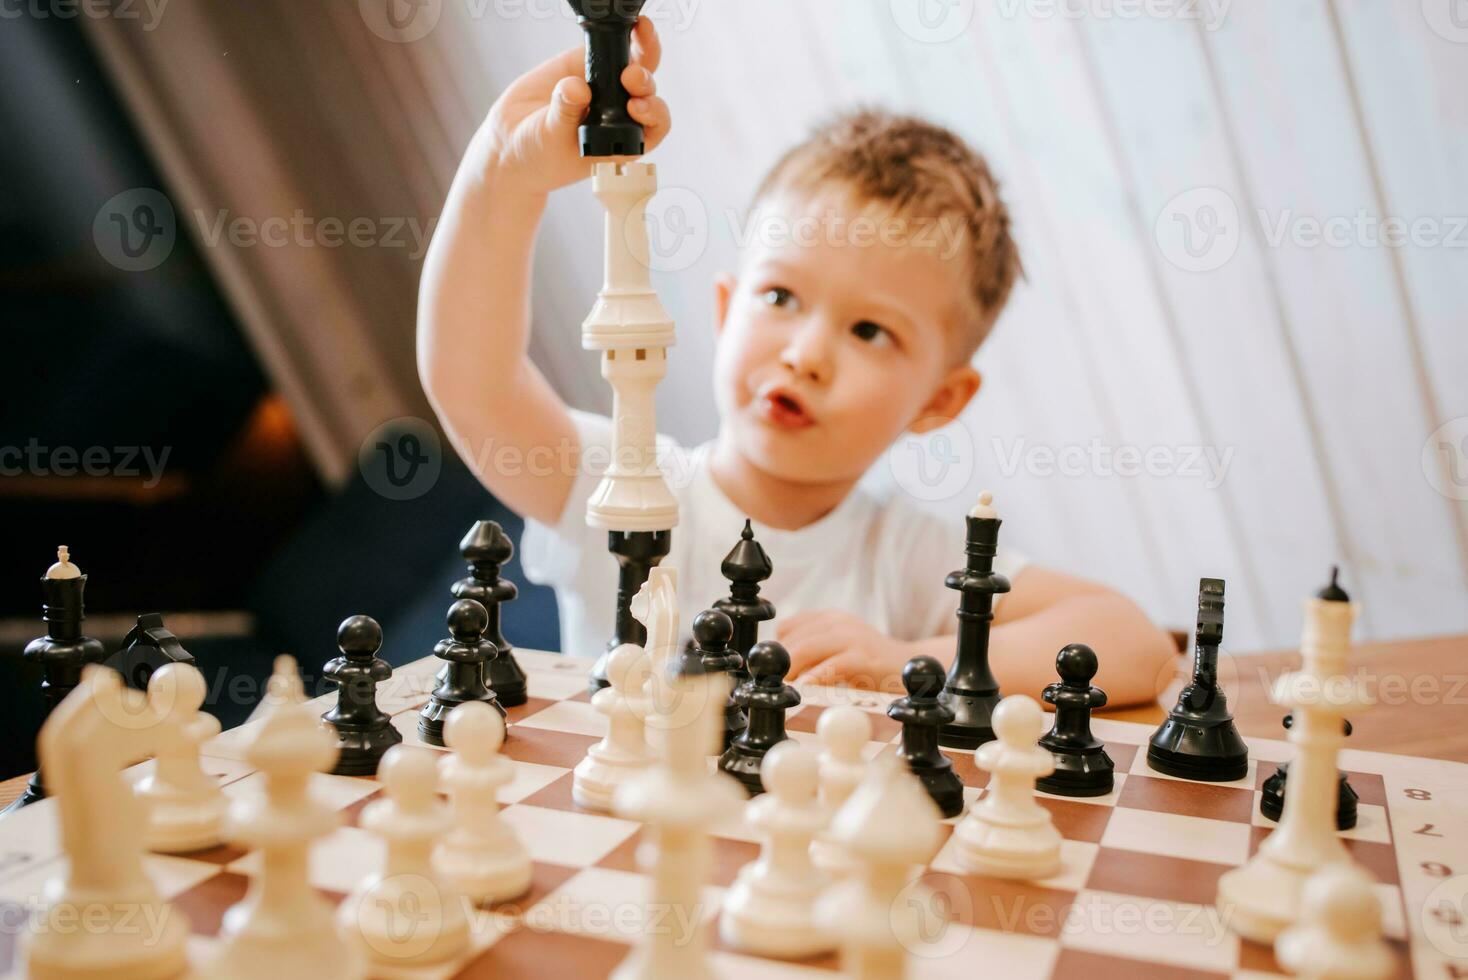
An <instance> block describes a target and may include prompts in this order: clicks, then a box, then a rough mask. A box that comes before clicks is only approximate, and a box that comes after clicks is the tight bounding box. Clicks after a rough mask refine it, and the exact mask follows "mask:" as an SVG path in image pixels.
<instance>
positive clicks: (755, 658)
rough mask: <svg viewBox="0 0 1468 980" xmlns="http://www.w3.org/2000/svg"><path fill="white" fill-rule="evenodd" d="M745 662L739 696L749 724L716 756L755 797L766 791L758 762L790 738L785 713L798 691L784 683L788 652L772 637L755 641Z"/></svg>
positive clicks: (797, 696) (794, 700) (794, 702)
mask: <svg viewBox="0 0 1468 980" xmlns="http://www.w3.org/2000/svg"><path fill="white" fill-rule="evenodd" d="M745 663H746V664H747V666H748V667H749V678H750V680H749V683H748V684H747V685H745V686H744V687H742V688H741V689H740V692H739V695H738V697H739V706H740V707H741V708H743V709H745V711H747V712H748V714H749V724H748V725H747V726H746V727H745V729H744V731H742V732H740V733H739V736H738V737H737V738H735V739H734V741H733V742H732V743H730V745H729V748H728V749H727V750H725V752H724V754H723V755H721V756H719V768H720V769H722V770H724V772H727V773H728V774H729V775H731V776H733V777H734V778H735V779H737V780H739V782H740V783H742V784H743V785H744V788H745V789H746V790H747V791H748V792H749V795H750V796H758V795H759V794H760V793H763V792H764V791H765V787H764V784H763V783H761V782H760V778H759V767H760V763H761V762H762V761H764V758H765V753H766V752H769V751H770V749H772V748H774V747H775V746H776V745H778V744H779V743H781V742H783V741H785V739H787V738H789V737H790V736H788V735H786V734H785V712H787V711H789V710H790V709H791V708H793V707H795V706H796V705H797V704H799V703H800V692H799V691H797V690H795V688H793V687H791V686H790V685H789V684H786V683H785V675H786V674H788V673H790V654H789V652H787V651H786V649H785V648H784V647H783V646H781V645H780V644H779V643H776V642H775V641H774V640H766V641H764V642H762V643H756V644H755V645H754V648H753V649H751V650H750V651H749V656H748V657H746V658H745Z"/></svg>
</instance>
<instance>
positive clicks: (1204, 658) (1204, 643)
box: [1147, 578, 1249, 783]
mask: <svg viewBox="0 0 1468 980" xmlns="http://www.w3.org/2000/svg"><path fill="white" fill-rule="evenodd" d="M1222 642H1223V579H1217V578H1205V579H1203V580H1202V581H1201V582H1199V584H1198V629H1197V634H1196V642H1195V644H1194V647H1195V650H1194V659H1193V682H1192V683H1191V684H1189V685H1188V686H1187V687H1185V688H1183V692H1182V694H1181V695H1179V696H1178V699H1177V704H1176V705H1175V706H1174V707H1173V709H1172V711H1171V712H1170V713H1169V714H1168V717H1167V720H1166V721H1164V722H1163V723H1162V725H1161V726H1160V727H1159V728H1158V729H1157V731H1156V732H1154V733H1153V734H1152V738H1151V743H1150V745H1149V746H1148V748H1147V764H1148V765H1149V766H1151V767H1152V768H1153V769H1156V770H1157V771H1158V772H1162V773H1166V774H1167V775H1169V776H1177V777H1179V778H1182V779H1196V780H1201V781H1203V782H1209V783H1221V782H1231V781H1233V780H1235V779H1243V778H1244V776H1245V774H1247V773H1248V771H1249V747H1248V746H1247V745H1245V744H1244V740H1243V738H1242V737H1241V736H1240V735H1239V730H1238V728H1237V727H1235V725H1234V718H1233V715H1232V714H1230V713H1229V710H1228V699H1227V698H1225V697H1224V694H1223V689H1222V688H1221V687H1219V685H1218V647H1219V644H1221V643H1222Z"/></svg>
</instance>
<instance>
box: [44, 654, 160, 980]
mask: <svg viewBox="0 0 1468 980" xmlns="http://www.w3.org/2000/svg"><path fill="white" fill-rule="evenodd" d="M159 721H160V719H159V718H158V716H157V714H156V713H155V712H154V710H153V708H152V706H151V705H150V704H148V702H147V699H146V698H145V697H144V696H143V695H142V694H140V693H138V692H137V691H129V690H126V689H124V688H123V686H122V676H121V675H120V674H118V673H117V671H115V670H112V669H111V668H109V667H101V666H98V665H95V664H93V665H88V666H87V667H85V668H83V670H82V678H81V682H80V683H79V684H78V685H77V687H76V689H75V690H73V691H72V692H71V693H70V694H68V695H67V696H66V698H65V699H64V700H62V702H61V703H60V704H58V705H57V706H56V708H55V710H53V711H52V712H51V716H50V717H49V718H47V719H46V724H45V725H43V726H42V728H41V735H40V738H39V740H38V748H39V750H40V756H41V766H42V768H43V769H44V770H45V772H46V784H47V788H48V789H49V790H50V793H51V796H52V797H53V798H54V799H55V803H56V808H57V816H58V818H59V820H60V823H61V846H62V847H63V848H64V849H65V851H66V856H67V858H68V860H67V861H65V862H63V863H62V867H63V870H62V872H61V876H60V877H58V878H53V879H51V880H50V881H48V882H47V883H46V885H45V887H44V889H43V892H42V897H41V903H40V908H39V909H37V911H36V917H35V919H34V920H33V923H32V926H31V928H30V929H28V930H26V931H25V933H24V935H23V936H22V943H23V945H24V947H25V952H24V973H25V974H26V975H27V976H30V977H32V978H34V980H104V978H108V980H111V978H117V977H124V978H129V980H153V978H162V977H171V976H175V975H176V974H178V973H180V972H182V971H183V970H184V969H185V968H186V967H187V965H188V961H187V956H186V953H185V948H184V943H185V941H186V940H187V939H188V935H189V925H188V919H187V918H186V917H185V916H184V915H183V913H181V912H179V911H177V910H176V909H174V908H173V906H171V905H169V904H168V903H166V902H164V901H163V899H162V898H161V897H160V896H159V894H158V889H157V888H156V887H154V885H153V882H152V880H151V879H150V878H149V877H148V874H147V872H146V871H145V870H144V869H143V860H142V834H143V827H144V820H145V815H144V810H145V808H144V805H143V803H142V801H140V800H139V799H138V798H137V796H136V795H135V794H134V792H133V788H132V786H131V785H129V784H128V783H127V782H126V781H125V780H124V779H123V776H122V767H123V766H124V765H128V764H131V763H132V762H133V761H134V760H136V759H138V758H141V757H144V756H148V755H153V754H156V753H157V751H158V749H159V747H160V744H161V741H162V739H163V737H164V734H165V728H166V726H164V725H162V724H159ZM140 923H146V924H147V925H148V926H149V927H148V928H139V924H140ZM79 924H84V925H85V928H79V927H78V926H79Z"/></svg>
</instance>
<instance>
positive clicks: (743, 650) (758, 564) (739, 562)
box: [714, 519, 775, 686]
mask: <svg viewBox="0 0 1468 980" xmlns="http://www.w3.org/2000/svg"><path fill="white" fill-rule="evenodd" d="M719 571H720V572H722V573H723V575H724V578H726V579H728V580H729V595H728V597H727V598H724V599H720V600H718V601H717V602H715V603H714V608H715V609H717V610H719V611H720V612H723V613H725V614H726V615H728V617H729V619H730V620H732V621H733V623H734V639H733V641H732V642H731V644H730V645H731V646H732V648H733V650H734V652H735V653H737V654H738V655H739V657H740V662H739V665H738V666H737V667H735V668H734V669H733V670H732V671H731V672H730V673H731V675H732V676H733V677H734V679H735V682H736V685H739V686H742V685H743V684H744V683H745V682H747V681H748V680H749V671H748V670H746V669H745V667H744V659H743V658H744V657H746V656H748V655H749V651H750V649H751V648H752V647H753V646H754V645H755V644H756V643H758V642H759V624H760V623H763V622H766V621H768V620H771V619H774V618H775V607H774V605H773V604H772V603H771V602H770V600H768V599H763V598H761V597H760V594H759V586H760V583H761V582H763V581H764V580H765V579H767V578H769V577H770V576H771V575H772V574H773V573H774V571H775V566H774V564H773V563H771V561H770V556H769V555H768V554H766V552H765V549H764V548H763V547H762V546H761V545H760V543H759V542H758V541H756V540H755V539H754V525H753V524H751V523H750V521H749V520H748V519H746V520H745V521H744V530H743V531H741V532H739V540H738V541H737V542H735V544H734V547H733V548H731V549H729V553H728V554H727V555H725V556H724V561H723V563H722V564H721V565H720V566H719Z"/></svg>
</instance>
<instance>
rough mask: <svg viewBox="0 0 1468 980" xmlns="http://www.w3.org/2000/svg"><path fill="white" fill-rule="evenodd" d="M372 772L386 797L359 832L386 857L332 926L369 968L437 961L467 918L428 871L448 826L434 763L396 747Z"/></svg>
mask: <svg viewBox="0 0 1468 980" xmlns="http://www.w3.org/2000/svg"><path fill="white" fill-rule="evenodd" d="M469 703H472V702H469ZM486 707H488V705H486ZM455 708H456V709H457V708H458V705H455ZM379 774H380V777H381V779H382V784H383V786H384V787H385V788H386V790H387V798H386V799H381V800H374V801H373V802H371V803H369V804H367V807H366V809H364V810H363V811H362V827H363V828H364V829H366V830H367V831H368V832H369V833H371V834H374V835H376V836H378V837H380V838H382V840H383V841H384V842H385V843H386V845H387V857H386V860H385V861H384V862H383V866H382V868H381V869H380V870H375V871H373V872H371V873H369V874H368V875H367V876H366V877H365V878H363V879H362V880H361V881H359V882H358V883H357V887H356V888H354V889H352V892H351V894H349V895H348V896H347V897H346V898H345V899H343V900H342V903H341V905H340V906H339V907H338V909H337V922H338V925H339V927H340V928H341V929H342V931H343V932H345V933H346V934H347V935H349V936H351V937H353V939H354V940H355V941H357V942H358V943H360V944H361V948H362V950H363V952H364V953H365V955H366V957H367V959H368V960H369V961H370V962H371V964H373V965H374V966H376V967H397V968H402V967H416V966H427V965H430V964H435V963H442V962H444V961H445V960H449V959H452V958H454V957H455V956H458V955H459V954H461V953H462V952H463V951H464V950H465V949H466V948H467V947H468V945H469V920H468V918H467V917H466V915H465V913H464V909H463V904H462V896H460V895H459V894H458V892H456V891H454V889H453V888H452V887H450V886H449V885H448V883H447V882H445V881H444V880H443V879H442V878H440V877H439V875H438V872H437V871H436V870H435V867H434V861H433V848H434V844H435V843H436V842H437V841H438V838H439V837H440V836H441V835H442V834H444V833H445V832H446V831H447V830H448V829H449V825H450V823H451V822H452V821H451V819H450V817H449V812H448V809H447V808H446V807H445V806H444V805H443V804H442V803H441V802H439V800H438V795H437V792H436V791H437V789H438V768H437V762H436V761H435V759H434V755H433V753H432V752H430V751H429V750H427V749H421V748H414V747H410V746H407V745H395V746H393V747H392V748H391V749H388V751H387V754H386V755H384V756H383V757H382V765H381V766H380V768H379ZM297 975H303V974H297ZM327 975H329V974H327Z"/></svg>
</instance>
